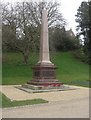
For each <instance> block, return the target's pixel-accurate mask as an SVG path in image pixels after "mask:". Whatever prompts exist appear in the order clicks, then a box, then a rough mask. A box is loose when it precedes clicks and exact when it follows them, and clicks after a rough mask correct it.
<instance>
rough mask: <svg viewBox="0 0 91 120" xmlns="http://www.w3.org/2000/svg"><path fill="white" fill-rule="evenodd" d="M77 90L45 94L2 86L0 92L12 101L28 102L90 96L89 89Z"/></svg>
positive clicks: (77, 88)
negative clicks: (38, 99)
mask: <svg viewBox="0 0 91 120" xmlns="http://www.w3.org/2000/svg"><path fill="white" fill-rule="evenodd" d="M72 87H74V88H76V90H68V91H57V92H44V93H27V92H25V91H22V90H19V89H17V88H15V86H14V85H8V86H6V85H5V86H3V87H2V86H0V91H1V92H2V93H4V94H5V95H6V96H7V97H8V98H10V99H11V100H28V99H36V98H42V99H45V100H47V101H50V102H51V101H60V100H72V99H77V98H83V97H84V96H89V89H88V88H85V87H77V86H72Z"/></svg>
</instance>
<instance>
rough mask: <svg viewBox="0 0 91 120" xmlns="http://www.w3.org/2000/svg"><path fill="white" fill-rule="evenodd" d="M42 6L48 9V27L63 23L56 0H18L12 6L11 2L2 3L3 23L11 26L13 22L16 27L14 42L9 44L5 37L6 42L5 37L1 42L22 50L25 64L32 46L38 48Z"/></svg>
mask: <svg viewBox="0 0 91 120" xmlns="http://www.w3.org/2000/svg"><path fill="white" fill-rule="evenodd" d="M44 6H45V7H46V9H47V11H48V26H49V28H51V27H53V26H55V25H56V24H60V25H61V26H62V25H64V24H65V20H64V19H63V17H62V15H61V13H60V12H59V11H58V8H59V7H60V5H59V4H58V3H56V2H55V3H52V2H49V3H47V2H40V3H37V2H30V3H29V2H22V3H20V2H19V3H16V5H14V6H12V5H11V4H6V5H3V14H2V19H3V25H5V26H12V24H13V25H15V29H16V39H15V40H13V39H12V41H13V42H14V44H11V40H10V41H7V37H6V41H7V42H6V41H5V38H4V39H3V42H5V44H7V45H8V46H11V47H12V48H13V49H17V50H18V51H20V52H22V54H23V56H24V63H25V64H27V63H28V57H29V53H30V51H32V50H33V49H34V48H35V49H38V48H39V39H40V26H41V18H42V9H43V7H44ZM54 23H55V24H54ZM12 32H13V31H12ZM9 37H11V36H9Z"/></svg>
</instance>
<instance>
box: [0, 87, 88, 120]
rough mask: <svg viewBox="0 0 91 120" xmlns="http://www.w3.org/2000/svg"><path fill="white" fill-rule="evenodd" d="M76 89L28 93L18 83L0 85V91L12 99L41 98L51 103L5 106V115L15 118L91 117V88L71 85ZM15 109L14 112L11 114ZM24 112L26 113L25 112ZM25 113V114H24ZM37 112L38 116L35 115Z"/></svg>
mask: <svg viewBox="0 0 91 120" xmlns="http://www.w3.org/2000/svg"><path fill="white" fill-rule="evenodd" d="M71 87H73V88H74V90H67V91H55V92H43V93H27V92H25V91H22V90H19V89H17V88H16V85H3V86H0V91H1V92H2V93H4V94H5V95H6V96H7V97H8V98H9V99H10V100H11V101H13V100H17V101H20V100H32V99H37V98H41V99H44V100H47V101H49V103H45V104H40V105H28V106H25V107H15V108H4V109H3V112H2V113H3V117H6V118H7V117H9V118H10V117H14V118H22V117H25V118H36V117H37V118H42V117H43V118H52V117H53V118H61V117H62V118H65V117H67V118H71V117H73V118H78V117H79V118H89V88H86V87H78V86H71ZM12 110H13V113H12V114H11V112H12ZM23 112H24V113H23ZM22 113H23V114H22ZM35 113H36V114H37V116H35Z"/></svg>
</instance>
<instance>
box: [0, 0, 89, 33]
mask: <svg viewBox="0 0 91 120" xmlns="http://www.w3.org/2000/svg"><path fill="white" fill-rule="evenodd" d="M1 1H2V2H12V3H14V2H22V1H28V2H30V1H31V0H1ZM32 1H34V0H32ZM37 1H41V0H37ZM45 1H47V0H45ZM48 1H49V0H48ZM51 1H53V2H54V1H57V2H59V3H60V4H61V7H60V10H61V12H62V14H63V17H64V18H65V19H66V21H67V24H68V25H67V27H66V28H67V29H70V28H72V30H73V31H74V33H76V30H75V29H76V26H77V23H76V22H75V19H76V17H75V15H76V14H77V9H78V8H79V6H80V5H81V2H82V1H88V0H51Z"/></svg>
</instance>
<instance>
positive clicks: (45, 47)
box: [39, 9, 51, 63]
mask: <svg viewBox="0 0 91 120" xmlns="http://www.w3.org/2000/svg"><path fill="white" fill-rule="evenodd" d="M39 63H51V62H50V58H49V39H48V21H47V10H46V9H43V12H42V24H41V39H40V59H39Z"/></svg>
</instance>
